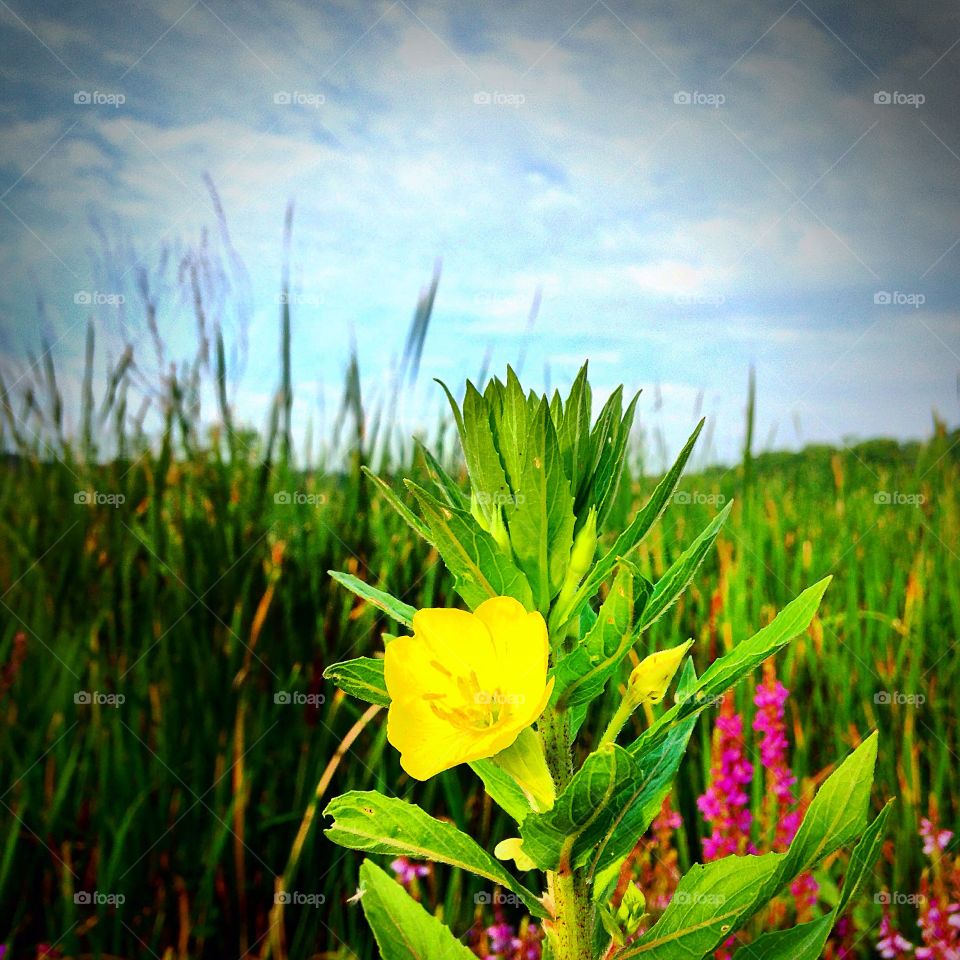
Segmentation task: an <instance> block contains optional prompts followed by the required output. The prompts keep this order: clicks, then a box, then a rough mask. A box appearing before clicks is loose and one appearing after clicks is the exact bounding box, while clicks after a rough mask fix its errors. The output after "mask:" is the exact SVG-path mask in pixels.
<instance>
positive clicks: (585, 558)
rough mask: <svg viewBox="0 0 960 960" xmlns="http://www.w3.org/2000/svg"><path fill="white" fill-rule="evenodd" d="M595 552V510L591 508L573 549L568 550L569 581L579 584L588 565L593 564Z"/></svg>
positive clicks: (588, 567)
mask: <svg viewBox="0 0 960 960" xmlns="http://www.w3.org/2000/svg"><path fill="white" fill-rule="evenodd" d="M596 552H597V508H596V507H591V508H590V512H589V513H588V514H587V519H586V520H584V522H583V526H582V527H581V528H580V532H579V533H578V534H577V538H576V540H574V541H573V547H572V549H571V550H570V566H569V567H568V568H567V577H568V579H570V580H576V582H577V583H579V582H580V581H581V580H582V579H583V578H584V576H585V575H586V573H587V571H588V570H589V569H590V565H591V564H592V563H593V557H594V554H596Z"/></svg>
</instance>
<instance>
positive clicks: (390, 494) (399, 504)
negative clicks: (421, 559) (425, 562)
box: [360, 466, 431, 543]
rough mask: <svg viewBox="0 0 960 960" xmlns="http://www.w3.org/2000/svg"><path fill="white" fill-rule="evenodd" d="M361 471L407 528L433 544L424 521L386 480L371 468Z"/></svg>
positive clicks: (364, 468)
mask: <svg viewBox="0 0 960 960" xmlns="http://www.w3.org/2000/svg"><path fill="white" fill-rule="evenodd" d="M360 469H361V470H362V471H363V472H364V474H366V476H368V477H369V478H370V479H371V480H372V481H373V482H374V483H375V484H376V485H377V488H378V489H379V490H380V492H381V493H382V494H383V496H384V498H385V499H386V501H387V503H389V504H390V506H391V507H393V509H394V510H396V512H397V513H398V514H399V515H400V516H401V517H403V519H404V520H405V521H406V523H407V526H409V527H410V529H411V530H413V532H414V533H415V534H416V535H417V536H418V537H420V539H421V540H426V541H427V543H431V540H430V531H429V530H428V529H427V528H426V527H425V526H424V523H423V521H422V520H421V519H420V518H419V517H418V516H417V515H416V514H415V513H414V512H413V511H412V510H411V509H410V508H409V507H408V506H407V505H406V504H405V503H404V502H403V501H402V500H401V499H400V498H399V497H398V496H397V494H396V493H395V492H394V490H393V487H391V486H390V484H388V483H387V482H386V480H381V479H380V477H378V476H377V475H376V474H375V473H374V472H373V471H372V470H371V469H370V468H369V467H366V466H362V467H361V468H360Z"/></svg>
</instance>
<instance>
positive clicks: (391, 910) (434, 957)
mask: <svg viewBox="0 0 960 960" xmlns="http://www.w3.org/2000/svg"><path fill="white" fill-rule="evenodd" d="M360 889H361V890H362V892H363V895H362V896H361V898H360V904H361V906H362V907H363V912H364V915H365V916H366V918H367V923H369V924H370V929H371V930H373V936H374V938H375V939H376V941H377V946H378V947H379V948H380V956H381V957H382V958H383V960H476V956H475V954H473V953H472V952H471V951H470V950H469V949H467V947H465V946H464V945H463V944H462V943H461V942H460V941H459V940H457V938H456V937H454V935H453V934H452V933H451V932H450V930H449V929H448V928H447V927H445V926H444V925H443V924H442V923H441V922H440V921H439V920H438V919H437V918H436V917H434V916H431V915H430V914H429V913H427V911H426V910H424V909H423V907H422V906H420V904H419V903H417V901H416V900H414V899H413V897H411V896H410V894H409V893H407V891H406V890H404V889H403V887H402V886H401V885H400V884H399V883H397V881H396V880H394V879H393V878H392V877H390V876H388V875H387V874H386V873H385V872H384V871H383V870H381V869H380V867H378V866H377V865H376V864H375V863H373V862H372V861H370V860H364V861H363V863H362V864H361V865H360Z"/></svg>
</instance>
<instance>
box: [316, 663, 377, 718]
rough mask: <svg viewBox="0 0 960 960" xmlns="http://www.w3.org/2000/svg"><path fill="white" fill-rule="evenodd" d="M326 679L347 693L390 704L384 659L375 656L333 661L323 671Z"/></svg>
mask: <svg viewBox="0 0 960 960" xmlns="http://www.w3.org/2000/svg"><path fill="white" fill-rule="evenodd" d="M323 678H324V680H330V681H331V682H332V683H335V684H336V685H337V686H338V687H339V688H340V689H341V690H343V691H344V692H345V693H349V694H350V695H351V696H354V697H359V698H360V699H361V700H366V702H367V703H378V704H380V706H382V707H386V706H389V705H390V694H389V693H387V685H386V683H385V681H384V679H383V661H382V660H376V659H374V658H373V657H357V659H356V660H344V661H342V662H341V663H332V664H331V665H330V666H329V667H327V669H326V670H324V671H323Z"/></svg>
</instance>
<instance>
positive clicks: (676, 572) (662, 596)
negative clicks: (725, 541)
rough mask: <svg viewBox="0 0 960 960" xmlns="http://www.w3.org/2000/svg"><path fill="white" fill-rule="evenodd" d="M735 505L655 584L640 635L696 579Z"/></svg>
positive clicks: (702, 534)
mask: <svg viewBox="0 0 960 960" xmlns="http://www.w3.org/2000/svg"><path fill="white" fill-rule="evenodd" d="M732 506H733V502H732V501H731V502H730V503H728V504H727V505H726V506H725V507H724V508H723V509H722V510H721V511H720V512H719V513H718V514H717V515H716V516H715V517H714V518H713V520H711V521H710V523H709V524H708V526H707V528H706V529H705V530H704V531H703V533H701V534H700V536H699V537H697V539H696V540H694V541H693V543H692V544H690V546H689V547H687V549H686V550H684V551H683V553H682V554H680V556H679V557H678V558H677V559H676V560H675V561H674V562H673V563H672V564H671V565H670V568H669V569H668V570H667V572H666V573H665V574H664V575H663V576H662V577H661V578H660V579H659V580H658V581H657V582H656V583H655V584H654V587H653V593H652V594H651V596H650V599H649V600H648V601H647V605H646V606H645V607H644V608H643V612H642V613H641V615H640V622H639V623H638V624H637V633H641V632H642V631H643V630H646V629H647V627H649V626H650V624H652V623H653V622H654V621H656V620H657V619H658V618H659V617H660V616H662V615H663V613H664V612H665V611H666V610H667V609H668V608H669V607H671V606H672V605H673V604H674V603H675V602H676V600H677V598H678V597H679V596H680V594H681V593H683V591H684V590H685V589H686V587H687V584H688V583H690V581H691V580H692V579H693V575H694V574H695V573H696V572H697V568H698V567H699V566H700V564H701V563H703V561H704V560H705V559H706V556H707V554H708V553H709V552H710V548H711V547H712V546H713V542H714V540H716V539H717V534H718V533H719V532H720V528H721V527H722V526H723V524H724V522H725V521H726V519H727V517H728V516H729V514H730V508H731V507H732Z"/></svg>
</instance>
